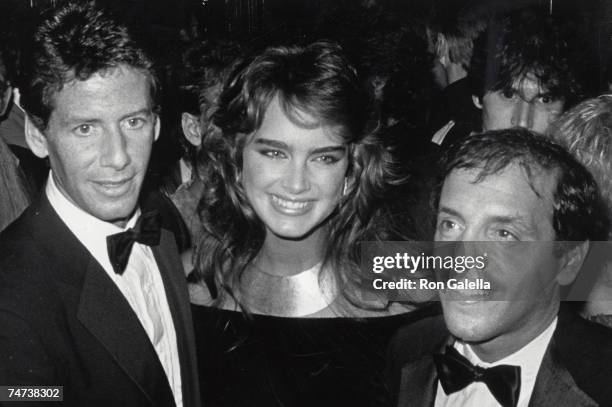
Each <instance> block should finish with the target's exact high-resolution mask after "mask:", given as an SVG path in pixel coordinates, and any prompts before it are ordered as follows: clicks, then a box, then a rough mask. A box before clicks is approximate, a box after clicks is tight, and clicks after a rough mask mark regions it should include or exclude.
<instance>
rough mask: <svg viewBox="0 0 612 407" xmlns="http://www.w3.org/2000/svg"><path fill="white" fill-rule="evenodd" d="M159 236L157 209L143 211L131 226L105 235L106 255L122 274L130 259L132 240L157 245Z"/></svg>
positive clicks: (114, 267)
mask: <svg viewBox="0 0 612 407" xmlns="http://www.w3.org/2000/svg"><path fill="white" fill-rule="evenodd" d="M159 236H160V220H159V214H158V213H157V211H151V212H147V213H143V214H142V215H140V218H138V221H136V224H135V225H134V227H133V228H130V229H128V230H126V231H124V232H121V233H115V234H114V235H110V236H107V237H106V245H107V247H108V257H109V259H110V262H111V264H112V266H113V270H115V273H117V274H120V275H121V274H123V272H124V271H125V267H126V266H127V264H128V260H129V259H130V254H131V253H132V247H133V246H134V242H138V243H142V244H146V245H147V246H157V245H158V244H159Z"/></svg>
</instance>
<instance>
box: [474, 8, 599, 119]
mask: <svg viewBox="0 0 612 407" xmlns="http://www.w3.org/2000/svg"><path fill="white" fill-rule="evenodd" d="M577 37H578V36H577V35H576V33H575V31H574V32H573V31H572V30H571V25H570V24H569V22H567V21H559V20H555V19H554V18H553V17H551V16H548V15H545V14H543V13H541V12H539V11H536V10H534V9H524V10H518V11H514V12H512V13H510V14H507V15H505V16H503V17H498V18H497V19H495V20H493V21H492V22H491V23H489V25H488V28H487V29H486V30H485V31H484V32H483V33H482V34H481V35H480V36H479V37H478V38H477V39H476V41H475V43H474V52H473V54H472V63H471V67H470V71H469V74H468V78H469V82H470V87H471V90H472V95H475V96H478V97H480V98H482V97H483V96H484V94H485V93H487V92H489V91H493V92H495V91H500V90H504V89H510V88H512V86H513V85H515V84H516V83H520V81H522V80H525V79H526V78H527V77H528V75H533V77H534V78H535V80H537V81H538V82H539V84H540V86H541V87H542V88H543V89H544V90H545V91H546V92H548V93H549V95H550V96H551V97H552V98H553V99H555V100H563V101H564V102H565V108H568V107H571V106H572V105H574V104H575V103H577V102H578V101H579V100H581V99H582V98H583V97H584V93H585V79H586V78H585V77H584V72H583V71H584V67H585V65H588V64H585V58H587V55H586V53H585V52H584V51H585V49H586V48H585V47H583V46H581V44H580V43H579V41H578V38H577ZM582 54H584V55H582Z"/></svg>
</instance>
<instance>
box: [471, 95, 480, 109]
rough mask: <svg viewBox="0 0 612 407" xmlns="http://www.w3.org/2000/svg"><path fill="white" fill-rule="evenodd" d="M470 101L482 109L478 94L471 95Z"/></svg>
mask: <svg viewBox="0 0 612 407" xmlns="http://www.w3.org/2000/svg"><path fill="white" fill-rule="evenodd" d="M472 103H474V106H476V107H477V108H478V109H480V110H482V100H480V98H479V97H478V96H476V95H472Z"/></svg>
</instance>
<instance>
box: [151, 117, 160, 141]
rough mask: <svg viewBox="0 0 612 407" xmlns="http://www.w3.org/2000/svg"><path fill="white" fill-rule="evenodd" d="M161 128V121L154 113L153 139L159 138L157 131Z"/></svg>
mask: <svg viewBox="0 0 612 407" xmlns="http://www.w3.org/2000/svg"><path fill="white" fill-rule="evenodd" d="M160 130H161V121H160V119H159V115H158V114H156V115H155V139H154V140H153V141H157V139H158V138H159V131H160Z"/></svg>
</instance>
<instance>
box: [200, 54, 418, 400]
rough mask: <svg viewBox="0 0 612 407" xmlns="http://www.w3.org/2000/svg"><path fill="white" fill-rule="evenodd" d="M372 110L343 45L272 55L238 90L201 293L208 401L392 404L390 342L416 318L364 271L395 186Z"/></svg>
mask: <svg viewBox="0 0 612 407" xmlns="http://www.w3.org/2000/svg"><path fill="white" fill-rule="evenodd" d="M367 108H368V106H367V100H366V98H365V97H364V96H362V93H361V89H360V87H359V82H358V78H357V75H356V72H355V70H354V69H353V67H352V66H351V65H350V64H349V63H348V61H347V60H346V59H345V57H344V56H343V54H342V51H341V49H340V47H339V46H337V45H334V44H331V43H314V44H311V45H309V46H306V47H297V46H295V47H272V48H268V49H266V50H265V51H264V52H263V53H261V54H259V55H257V56H255V57H253V58H251V59H249V60H246V61H244V62H243V63H240V64H238V65H237V66H236V67H235V68H234V70H233V72H232V73H231V74H230V75H229V77H228V79H227V80H226V82H225V85H224V88H223V91H222V93H221V95H220V97H219V101H218V110H217V111H216V113H215V116H214V117H215V119H214V121H215V125H216V126H217V127H218V129H219V131H213V132H210V133H209V134H207V135H205V137H204V140H203V148H202V150H201V151H202V152H203V154H204V155H205V156H204V157H203V158H202V159H201V164H202V166H203V168H202V171H203V174H202V175H203V179H204V180H205V181H204V182H205V183H206V186H205V192H204V196H203V198H202V200H201V202H200V210H201V211H200V218H201V219H202V223H203V226H204V230H205V233H204V234H203V236H202V237H201V238H200V239H199V242H198V248H197V252H196V256H195V259H196V262H195V263H196V269H195V272H194V274H193V275H192V279H193V280H194V281H195V282H194V283H192V284H191V296H192V302H193V303H194V307H193V314H194V320H195V327H196V338H197V341H198V346H199V354H198V357H199V362H200V372H201V376H202V380H201V385H202V394H203V397H204V400H205V404H207V405H223V406H225V405H231V406H235V405H262V406H263V405H265V406H275V405H279V406H280V405H283V406H295V405H317V406H321V405H334V406H343V405H351V406H359V405H363V406H375V405H377V403H378V402H381V403H384V395H385V391H384V389H385V385H384V383H383V380H382V371H383V365H384V352H385V349H386V342H387V341H388V339H389V337H390V335H391V334H392V333H393V331H394V330H395V329H396V328H397V327H398V326H399V325H403V324H405V323H407V322H408V321H411V320H413V319H414V318H416V317H415V316H414V315H415V314H408V313H407V312H408V311H410V310H411V308H407V307H405V306H402V305H398V304H391V305H390V304H389V302H388V301H386V300H385V299H384V298H382V296H379V295H377V294H376V293H374V292H373V290H371V291H370V290H367V289H365V287H368V286H370V287H371V286H372V285H371V281H370V280H369V278H368V275H367V274H365V273H362V272H361V271H360V267H359V255H360V242H362V241H367V240H376V239H381V238H383V239H384V238H386V233H385V226H388V225H387V223H388V222H384V221H381V220H382V217H383V209H382V208H383V206H382V205H381V202H382V200H384V198H385V196H386V195H385V194H386V191H387V189H388V187H389V186H390V184H392V183H393V180H394V176H393V174H392V168H393V167H392V160H391V158H390V156H389V153H388V152H387V151H386V150H385V149H384V148H383V147H382V145H381V143H380V141H379V140H378V139H377V137H376V136H375V135H374V134H372V133H369V132H367V131H366V127H367V122H368V115H367V114H366V112H367Z"/></svg>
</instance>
